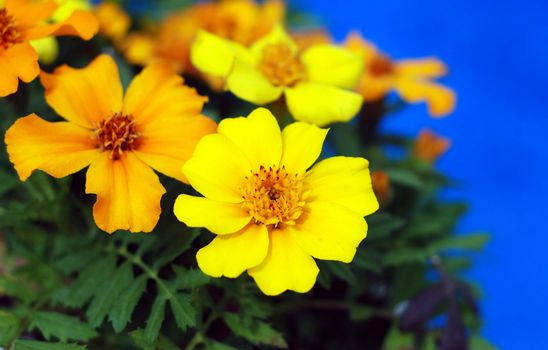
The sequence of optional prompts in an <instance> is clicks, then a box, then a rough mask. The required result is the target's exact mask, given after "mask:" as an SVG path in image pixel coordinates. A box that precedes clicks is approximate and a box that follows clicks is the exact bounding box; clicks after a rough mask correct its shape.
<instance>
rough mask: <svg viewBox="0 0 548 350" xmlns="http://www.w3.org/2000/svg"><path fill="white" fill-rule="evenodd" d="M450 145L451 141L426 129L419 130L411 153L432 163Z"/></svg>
mask: <svg viewBox="0 0 548 350" xmlns="http://www.w3.org/2000/svg"><path fill="white" fill-rule="evenodd" d="M449 147H451V141H450V140H449V139H446V138H444V137H440V136H438V135H436V134H434V133H433V132H432V131H430V130H428V129H423V130H421V132H420V134H419V136H418V137H417V140H416V141H415V145H414V147H413V154H414V155H415V156H416V157H417V158H420V159H422V160H425V161H427V162H429V163H434V162H435V161H436V160H438V158H439V157H441V156H442V155H443V154H444V153H445V152H447V150H448V149H449Z"/></svg>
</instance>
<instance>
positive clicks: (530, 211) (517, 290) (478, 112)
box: [289, 0, 548, 350]
mask: <svg viewBox="0 0 548 350" xmlns="http://www.w3.org/2000/svg"><path fill="white" fill-rule="evenodd" d="M289 3H290V4H291V5H294V6H297V7H299V8H301V9H305V10H307V11H312V12H314V13H316V14H317V15H318V16H319V17H320V19H321V20H322V21H323V22H324V23H325V24H327V26H328V27H329V28H330V30H331V31H332V32H333V34H334V35H335V36H336V37H337V38H338V39H342V38H343V37H344V36H345V35H346V33H347V32H348V31H349V30H350V29H352V28H357V29H359V30H360V31H361V32H362V33H363V34H364V36H365V37H367V38H369V39H371V40H372V41H374V42H376V43H377V45H378V46H379V47H380V48H381V49H382V50H384V51H385V52H386V53H388V54H389V55H391V56H392V57H394V58H413V57H424V56H430V55H436V56H438V57H440V58H442V59H443V60H444V61H445V62H446V63H447V64H448V65H449V66H450V68H451V75H450V76H449V77H448V78H447V79H445V80H444V83H446V84H447V85H449V86H451V87H452V88H454V89H455V90H456V91H457V93H458V98H459V99H458V107H457V110H456V111H455V113H454V114H453V115H451V116H449V117H447V118H445V119H441V120H434V119H431V118H429V117H428V116H427V114H426V108H425V106H424V105H416V106H413V107H412V108H409V109H407V110H405V111H404V112H402V113H399V114H397V115H395V116H392V117H390V118H389V119H388V120H386V121H385V125H384V127H385V128H386V129H387V130H391V131H400V132H405V133H407V134H409V135H416V134H417V133H418V131H419V130H420V129H421V128H422V127H423V126H425V125H428V126H429V127H430V128H431V129H433V130H434V131H436V132H438V133H440V134H442V135H445V136H448V137H449V138H451V139H452V141H453V148H452V149H451V151H450V152H449V153H448V154H447V155H446V156H444V158H443V159H442V160H441V161H440V163H439V168H440V169H441V170H443V171H445V172H447V173H448V174H450V176H452V177H453V178H455V179H457V180H458V181H460V182H461V183H462V186H461V187H460V188H458V189H455V190H451V191H450V192H448V193H447V196H448V197H450V198H459V199H462V198H464V199H467V200H470V202H471V211H470V213H469V214H468V215H467V216H466V218H465V220H463V222H462V224H461V226H460V227H459V231H460V232H463V233H465V232H470V231H477V230H486V231H490V232H491V233H492V235H493V239H492V241H491V243H490V244H489V246H488V247H487V249H486V251H485V253H483V254H481V255H479V256H478V257H477V259H476V260H477V264H476V267H475V268H474V270H472V271H471V272H470V277H471V278H472V279H474V280H475V281H477V282H479V283H480V284H481V286H482V287H483V290H484V294H485V296H484V299H483V300H482V302H481V303H482V304H481V308H482V312H483V314H484V318H485V326H484V328H483V334H484V335H485V336H486V337H487V338H488V339H490V340H491V341H492V342H494V343H495V344H496V345H498V346H499V347H501V348H502V349H518V350H521V349H531V350H537V349H538V350H541V349H548V319H547V317H548V315H547V313H548V298H547V297H548V269H547V268H546V260H545V257H546V252H547V250H548V230H547V229H546V226H547V225H546V220H545V219H543V218H544V215H548V212H547V211H548V205H547V202H548V181H547V177H548V151H547V146H546V137H547V136H548V1H527V0H523V1H516V0H514V1H504V0H499V1H495V0H477V1H462V0H441V1H440V0H413V1H405V0H384V1H368V0H346V1H318V0H295V1H290V2H289Z"/></svg>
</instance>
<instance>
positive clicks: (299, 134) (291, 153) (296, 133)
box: [280, 122, 329, 174]
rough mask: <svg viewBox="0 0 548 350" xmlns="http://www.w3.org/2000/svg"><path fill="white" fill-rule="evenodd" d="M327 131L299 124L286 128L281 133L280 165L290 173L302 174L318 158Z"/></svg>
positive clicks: (310, 125)
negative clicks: (281, 152)
mask: <svg viewBox="0 0 548 350" xmlns="http://www.w3.org/2000/svg"><path fill="white" fill-rule="evenodd" d="M328 131H329V130H327V129H320V128H318V127H317V126H315V125H312V124H307V123H299V122H297V123H292V124H290V125H288V126H286V127H285V128H284V130H283V132H282V140H283V154H282V160H281V161H280V165H283V166H285V168H286V169H287V171H289V172H291V173H297V174H302V173H304V172H305V171H306V169H308V168H309V167H310V166H311V165H312V164H314V162H315V161H316V159H318V157H319V156H320V153H321V152H322V146H323V142H324V140H325V137H326V136H327V132H328Z"/></svg>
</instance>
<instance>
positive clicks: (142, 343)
mask: <svg viewBox="0 0 548 350" xmlns="http://www.w3.org/2000/svg"><path fill="white" fill-rule="evenodd" d="M129 336H130V337H131V340H133V343H135V345H137V346H138V347H139V348H141V349H143V350H155V346H154V345H153V344H149V343H148V342H147V341H146V340H145V330H144V329H136V330H134V331H133V332H131V333H129Z"/></svg>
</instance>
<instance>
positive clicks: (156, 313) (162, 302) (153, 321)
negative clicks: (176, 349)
mask: <svg viewBox="0 0 548 350" xmlns="http://www.w3.org/2000/svg"><path fill="white" fill-rule="evenodd" d="M166 301H167V299H166V297H165V296H164V295H163V294H159V295H158V296H157V297H156V301H155V302H154V305H152V310H151V311H150V316H149V317H148V320H147V325H146V328H145V333H144V340H145V341H146V342H147V343H148V344H152V343H154V342H155V341H156V339H158V334H160V329H161V328H162V323H163V322H164V318H165V313H166Z"/></svg>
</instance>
